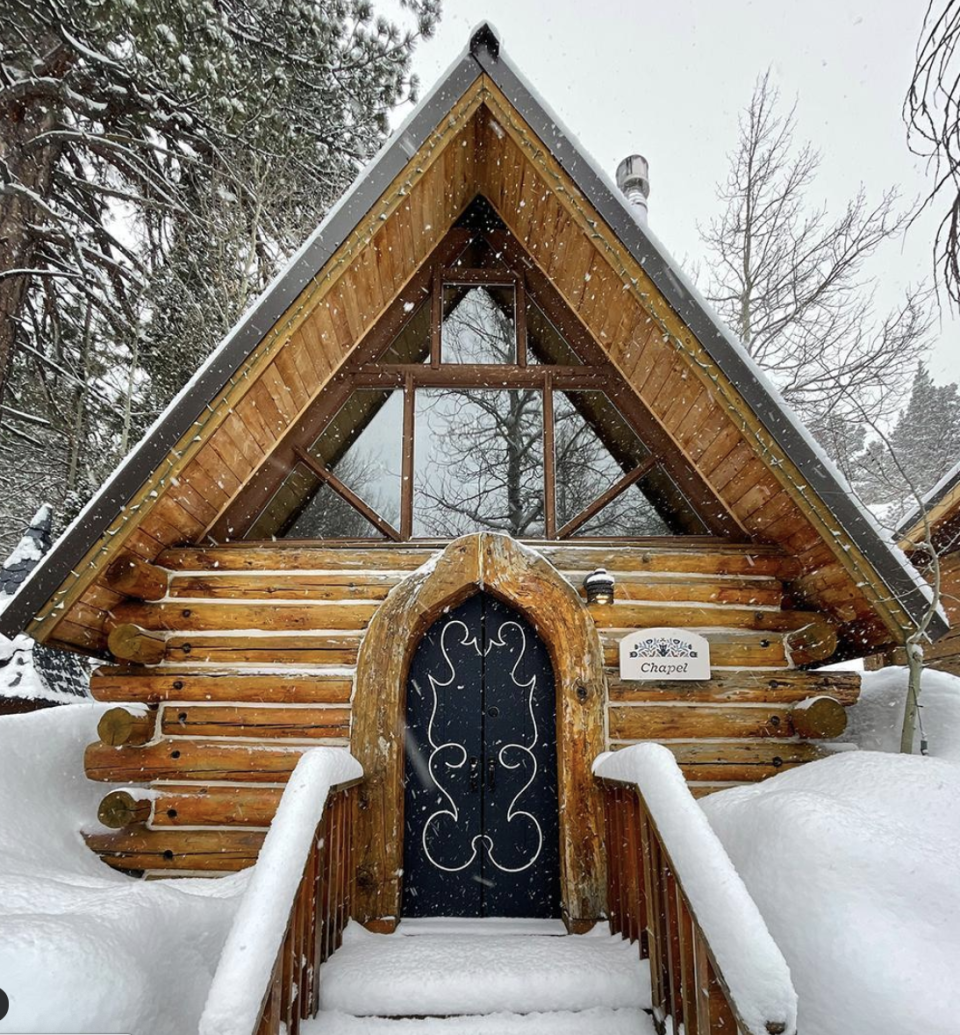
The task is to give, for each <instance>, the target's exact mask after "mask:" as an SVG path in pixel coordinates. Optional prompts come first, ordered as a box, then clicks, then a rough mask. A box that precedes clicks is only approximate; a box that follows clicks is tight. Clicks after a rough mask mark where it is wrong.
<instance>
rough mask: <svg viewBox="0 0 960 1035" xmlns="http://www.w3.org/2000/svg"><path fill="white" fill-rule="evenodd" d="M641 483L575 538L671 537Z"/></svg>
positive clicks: (578, 530) (601, 513) (617, 500)
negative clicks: (610, 536) (608, 536)
mask: <svg viewBox="0 0 960 1035" xmlns="http://www.w3.org/2000/svg"><path fill="white" fill-rule="evenodd" d="M644 481H645V479H641V480H640V482H638V483H637V484H636V485H631V486H630V488H629V489H626V490H624V491H623V492H622V493H621V494H620V495H619V496H618V497H617V498H616V499H615V500H612V501H611V502H610V503H608V504H607V505H606V506H605V507H604V508H603V510H601V511H600V513H599V514H594V516H593V517H592V518H590V520H589V521H587V522H585V523H584V524H582V525H581V526H580V527H579V528H578V529H577V530H576V532H574V536H607V535H612V536H646V535H670V534H671V529H670V526H669V525H668V524H667V523H666V522H665V521H664V520H663V518H662V517H661V516H660V515H659V514H658V513H657V509H656V507H654V505H653V504H652V503H651V502H650V500H648V499H647V497H646V495H645V494H644V492H643V482H644Z"/></svg>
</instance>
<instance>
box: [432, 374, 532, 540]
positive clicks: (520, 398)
mask: <svg viewBox="0 0 960 1035" xmlns="http://www.w3.org/2000/svg"><path fill="white" fill-rule="evenodd" d="M413 526H414V535H415V536H418V537H424V536H437V537H441V538H450V537H453V536H457V535H463V534H464V533H466V532H474V531H477V530H481V529H483V530H490V531H497V532H509V533H510V534H511V535H515V536H541V535H543V531H544V526H543V398H542V395H541V393H540V390H539V389H537V390H535V391H533V390H528V391H499V390H497V391H480V390H477V391H474V390H470V391H464V390H453V389H440V388H437V389H422V390H420V391H418V392H417V405H416V450H415V463H414V522H413Z"/></svg>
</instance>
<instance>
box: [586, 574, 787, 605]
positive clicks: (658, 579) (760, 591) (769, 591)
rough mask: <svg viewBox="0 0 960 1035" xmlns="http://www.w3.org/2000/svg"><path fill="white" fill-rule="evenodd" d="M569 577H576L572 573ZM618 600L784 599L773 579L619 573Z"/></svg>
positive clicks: (756, 601) (742, 601)
mask: <svg viewBox="0 0 960 1035" xmlns="http://www.w3.org/2000/svg"><path fill="white" fill-rule="evenodd" d="M569 575H570V578H571V580H575V579H576V575H575V573H573V572H570V573H569ZM574 585H575V586H576V587H577V590H578V592H579V593H580V596H582V597H585V596H586V590H585V589H584V587H583V585H582V579H581V580H579V581H574ZM616 598H617V600H618V601H627V600H637V601H647V602H650V603H655V602H657V601H665V602H668V601H669V602H673V601H676V602H679V603H684V602H690V603H694V604H697V603H703V604H733V605H734V606H737V605H739V606H744V607H750V606H755V607H779V606H780V603H781V601H782V600H783V586H782V585H781V583H780V582H778V581H777V580H776V579H745V578H739V577H737V576H730V577H728V578H724V579H719V578H717V579H710V578H705V577H701V576H693V575H687V576H683V575H660V576H651V575H647V574H643V573H640V574H637V573H634V572H621V573H620V574H619V575H618V576H616Z"/></svg>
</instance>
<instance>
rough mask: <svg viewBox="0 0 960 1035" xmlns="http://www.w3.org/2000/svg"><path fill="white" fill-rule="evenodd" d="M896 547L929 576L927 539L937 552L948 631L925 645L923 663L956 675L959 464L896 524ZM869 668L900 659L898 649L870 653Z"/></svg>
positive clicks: (959, 670)
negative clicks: (898, 528) (948, 625)
mask: <svg viewBox="0 0 960 1035" xmlns="http://www.w3.org/2000/svg"><path fill="white" fill-rule="evenodd" d="M899 535H900V547H901V549H903V550H904V551H905V552H906V553H907V556H909V557H910V559H911V560H912V561H913V562H914V564H916V566H917V567H918V568H919V569H920V571H922V572H923V573H924V575H925V576H926V577H927V579H928V580H929V581H931V582H932V581H933V580H934V568H933V565H932V564H931V563H930V557H929V551H928V549H927V545H926V544H927V539H928V536H929V541H930V545H931V546H932V547H933V550H934V552H935V553H936V555H937V559H938V565H939V578H940V604H941V605H942V607H943V609H944V611H945V612H946V614H947V618H948V619H949V620H950V631H949V632H948V633H947V634H946V635H945V636H942V637H941V638H940V639H939V640H937V642H936V643H932V644H930V645H929V646H927V647H926V648H925V649H924V659H925V662H926V664H928V665H930V666H932V667H933V668H939V669H942V670H943V671H944V672H952V673H953V674H954V675H956V676H960V464H957V466H956V467H954V468H953V469H952V470H950V471H948V472H947V473H946V474H945V475H944V476H943V478H941V479H940V481H939V482H937V484H936V485H935V486H934V487H933V488H932V489H931V490H930V492H929V493H927V495H926V496H925V497H924V500H923V503H922V505H921V506H920V507H919V508H918V509H917V510H916V511H914V512H913V513H912V514H911V515H910V516H909V517H908V518H907V519H906V520H905V521H904V522H903V524H902V525H901V526H900V532H899ZM869 660H870V667H871V668H881V667H883V666H884V665H903V664H905V658H904V656H903V650H893V651H888V652H886V653H885V654H881V655H875V656H874V657H872V658H871V659H869Z"/></svg>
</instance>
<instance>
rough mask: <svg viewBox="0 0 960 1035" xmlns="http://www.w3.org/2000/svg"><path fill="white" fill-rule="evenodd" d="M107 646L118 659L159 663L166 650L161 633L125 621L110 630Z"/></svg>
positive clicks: (151, 663) (148, 663) (141, 663)
mask: <svg viewBox="0 0 960 1035" xmlns="http://www.w3.org/2000/svg"><path fill="white" fill-rule="evenodd" d="M107 648H108V649H109V651H110V653H111V654H112V655H113V656H114V657H115V658H118V659H119V660H120V661H132V662H135V663H136V664H138V665H159V664H160V662H161V661H163V656H164V652H165V650H166V638H165V637H164V636H163V635H162V634H161V633H156V632H152V631H150V630H147V629H141V628H140V627H139V626H138V625H132V624H129V623H127V624H123V625H117V626H115V627H114V628H113V629H111V630H110V634H109V635H108V637H107Z"/></svg>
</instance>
